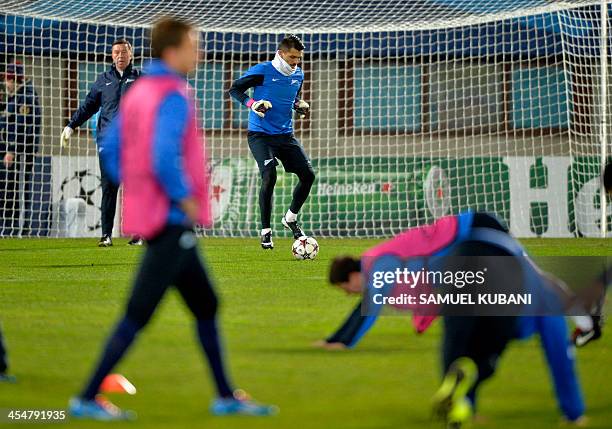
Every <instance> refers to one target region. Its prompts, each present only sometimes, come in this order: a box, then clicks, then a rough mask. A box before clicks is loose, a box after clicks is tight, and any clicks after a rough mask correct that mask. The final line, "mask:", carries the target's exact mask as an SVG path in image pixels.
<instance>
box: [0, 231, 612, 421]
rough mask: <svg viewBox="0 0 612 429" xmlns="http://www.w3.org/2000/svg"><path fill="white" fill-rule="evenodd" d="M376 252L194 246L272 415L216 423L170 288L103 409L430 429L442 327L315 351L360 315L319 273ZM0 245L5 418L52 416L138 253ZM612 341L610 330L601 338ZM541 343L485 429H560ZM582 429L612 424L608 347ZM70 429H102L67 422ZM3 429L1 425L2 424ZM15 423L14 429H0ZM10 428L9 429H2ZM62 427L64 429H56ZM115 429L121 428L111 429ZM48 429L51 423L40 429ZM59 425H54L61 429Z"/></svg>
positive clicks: (595, 249)
mask: <svg viewBox="0 0 612 429" xmlns="http://www.w3.org/2000/svg"><path fill="white" fill-rule="evenodd" d="M375 242H376V241H375V240H359V239H344V240H332V239H321V240H320V245H321V252H320V254H319V257H318V259H317V260H315V261H295V260H293V258H292V256H291V252H290V245H291V243H290V241H289V240H282V239H279V240H277V243H276V245H277V248H276V249H275V250H274V251H272V252H263V251H261V250H260V249H259V245H258V243H257V242H256V241H255V240H254V239H202V240H200V245H201V248H202V249H203V251H204V254H205V258H206V261H207V265H208V267H209V268H210V271H211V272H212V275H213V277H214V279H215V281H216V287H217V291H218V293H219V295H220V297H221V299H222V308H221V325H222V330H223V333H224V336H225V345H226V351H227V357H228V361H229V366H230V369H231V375H232V378H233V380H234V381H235V384H236V385H237V386H240V387H243V388H245V389H246V390H247V391H249V392H250V393H251V394H252V395H253V396H254V397H255V398H257V399H259V400H261V401H264V402H271V403H275V404H278V405H279V406H280V408H281V413H280V415H278V416H276V417H272V418H245V417H231V418H215V417H212V416H210V415H209V414H208V411H207V408H208V403H209V401H210V399H211V398H212V385H211V382H210V378H209V375H208V372H207V371H208V370H207V368H206V367H205V365H204V363H203V360H202V356H201V354H200V350H199V348H198V345H197V343H196V341H195V334H194V330H193V328H194V326H193V323H192V319H191V316H190V315H189V314H188V312H187V310H186V308H184V307H183V305H182V303H181V301H180V297H179V296H178V294H177V293H176V292H174V291H170V292H169V293H168V294H167V296H166V298H165V300H164V301H163V303H162V305H161V306H160V308H159V311H158V313H157V314H156V316H155V317H154V319H153V321H152V322H151V324H150V325H149V326H148V327H147V329H146V330H145V331H144V332H143V333H142V334H141V336H140V337H139V338H138V340H137V342H136V343H135V346H134V347H133V348H132V349H131V350H130V352H129V354H128V355H127V358H126V359H125V360H124V361H123V362H122V363H121V364H120V366H119V368H117V369H116V371H117V372H120V373H122V374H124V375H125V376H126V377H128V379H130V380H131V381H132V382H133V383H134V384H135V385H136V387H137V388H138V393H137V394H136V395H135V396H117V395H111V400H113V401H114V402H115V403H117V404H118V405H120V406H121V407H124V408H127V409H133V410H136V411H137V412H138V415H139V418H138V420H137V421H136V422H131V423H119V424H116V425H120V426H121V427H126V428H127V427H134V428H182V427H185V428H215V429H217V428H218V429H225V428H228V429H229V428H232V429H237V428H266V429H274V428H282V429H287V428H295V429H307V428H325V429H327V428H329V429H343V428H351V429H353V428H364V429H365V428H372V429H387V428H388V429H392V428H429V427H432V428H434V427H441V426H439V425H437V424H433V423H431V421H430V414H429V405H430V404H429V398H430V397H431V395H432V393H433V392H434V390H435V389H436V387H437V385H438V381H439V377H440V371H439V367H440V364H439V354H438V344H439V341H440V326H439V324H438V323H436V325H434V327H433V328H432V329H431V330H430V331H429V332H427V333H426V334H425V335H423V336H416V335H415V334H414V333H413V332H412V330H411V327H410V321H409V319H408V318H407V317H384V318H382V319H381V320H379V322H378V323H377V326H375V327H374V328H373V329H372V331H371V332H370V333H369V334H368V335H367V336H366V338H365V339H364V340H363V342H362V343H361V344H360V346H359V347H358V348H356V349H355V350H352V351H342V352H326V351H322V350H316V349H313V348H312V347H311V346H310V344H311V343H312V342H313V341H315V340H317V339H320V338H323V337H324V336H325V335H327V334H329V333H330V332H331V331H332V330H333V329H335V328H336V327H337V326H338V324H339V322H340V321H341V320H343V318H344V317H345V316H346V314H347V312H348V311H349V310H350V309H351V308H352V306H353V305H354V302H355V301H354V300H353V299H349V298H347V297H346V296H345V295H343V294H342V293H340V292H339V291H337V290H334V289H332V288H331V287H329V286H328V285H327V284H326V271H327V267H328V264H329V260H330V259H331V258H332V257H333V256H335V255H338V254H341V253H351V254H355V255H357V254H359V253H360V252H361V251H362V250H364V249H366V248H367V247H369V246H371V245H372V244H374V243H375ZM95 243H96V242H95V240H94V239H88V240H76V239H75V240H60V239H40V240H35V239H24V240H8V239H6V240H0V279H1V280H0V282H1V286H0V321H1V322H2V324H3V328H4V334H5V337H6V343H7V345H8V348H9V352H10V358H11V364H12V370H13V373H14V374H16V375H17V376H18V378H19V382H18V384H15V385H0V408H20V409H33V408H35V409H43V408H45V409H49V408H53V409H58V408H64V407H65V406H66V404H67V400H68V398H69V397H70V396H71V395H73V394H75V393H76V392H77V391H78V390H79V389H80V388H81V386H82V385H83V383H84V380H85V378H86V377H87V376H88V374H89V372H90V371H91V369H92V367H93V365H94V363H95V360H96V359H97V357H98V353H99V351H100V349H101V347H102V343H103V340H104V338H105V337H106V336H107V334H108V333H109V330H110V329H111V327H112V326H113V324H114V323H115V321H116V320H117V317H118V316H119V314H120V313H121V311H122V309H123V305H124V302H125V298H126V294H127V293H128V292H129V286H130V282H131V279H132V276H133V274H134V270H135V269H136V267H137V264H138V260H139V255H140V252H141V251H142V250H141V249H137V248H136V249H135V248H130V247H128V246H126V241H125V240H117V241H116V243H115V246H114V247H113V248H109V249H98V248H96V247H95ZM525 244H526V245H527V247H528V248H529V250H530V251H531V252H532V253H534V254H541V255H612V246H610V241H605V240H596V239H594V240H587V239H570V240H553V239H548V240H526V241H525ZM608 334H609V333H608ZM537 341H538V340H537V339H532V340H530V341H527V342H523V343H518V342H514V343H513V344H512V345H511V347H510V349H509V351H508V352H507V354H506V355H504V357H503V359H502V360H501V363H500V368H499V371H498V374H497V375H496V376H495V378H494V379H492V380H490V381H489V382H488V383H487V384H486V385H485V386H484V387H483V389H482V391H481V396H480V403H479V405H480V413H481V414H482V415H483V416H484V417H486V419H487V420H488V423H485V424H480V425H479V427H482V428H496V429H497V428H512V429H515V428H521V429H528V428H548V427H551V428H554V427H558V425H559V421H560V414H559V413H558V411H557V408H556V403H555V401H554V397H553V393H552V387H551V384H550V381H549V376H548V373H547V369H546V367H545V365H544V361H543V354H542V351H541V349H540V347H539V344H538V343H537ZM577 353H578V362H579V372H580V376H581V381H582V385H583V388H584V392H585V397H586V403H587V407H588V416H589V417H590V427H593V428H610V427H611V426H612V423H611V422H612V379H611V377H610V374H611V373H612V335H607V336H605V337H604V338H603V339H602V340H600V341H598V342H596V343H593V344H592V345H589V346H588V347H587V348H585V349H581V350H578V352H577ZM67 425H68V426H70V427H78V428H90V427H96V428H98V427H102V426H104V424H100V423H84V422H75V421H72V422H69V423H67ZM0 426H2V424H1V423H0ZM4 426H7V427H8V426H9V425H4ZM11 426H12V427H18V425H11ZM60 426H61V425H60ZM112 426H115V425H112ZM37 427H45V425H41V424H39V425H37ZM53 427H58V426H57V425H55V426H53Z"/></svg>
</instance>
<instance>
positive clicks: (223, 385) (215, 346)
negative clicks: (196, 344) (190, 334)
mask: <svg viewBox="0 0 612 429" xmlns="http://www.w3.org/2000/svg"><path fill="white" fill-rule="evenodd" d="M198 337H199V338H200V344H202V348H203V349H204V352H205V353H206V357H207V358H208V364H209V365H210V370H211V372H212V373H213V377H214V378H215V384H216V386H217V393H218V394H219V396H221V397H223V398H226V397H232V396H233V389H232V388H231V387H230V383H229V381H228V380H227V376H226V374H225V368H224V366H223V357H222V356H221V344H220V341H219V333H218V331H217V322H216V320H214V319H213V320H198Z"/></svg>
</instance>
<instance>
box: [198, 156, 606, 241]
mask: <svg viewBox="0 0 612 429" xmlns="http://www.w3.org/2000/svg"><path fill="white" fill-rule="evenodd" d="M313 167H314V168H315V170H316V173H317V179H316V181H315V184H314V186H313V189H312V191H311V194H310V198H309V200H308V201H307V202H306V204H305V206H304V208H303V209H302V213H301V218H300V219H301V221H302V223H303V224H304V228H305V230H306V231H309V233H311V234H313V235H316V236H364V237H381V236H389V235H391V234H394V233H397V232H399V231H401V230H403V229H405V228H408V227H411V226H416V225H421V224H423V223H427V222H430V221H433V220H434V219H436V218H438V217H440V216H443V215H446V214H452V213H457V212H459V211H462V210H468V209H473V210H486V211H490V212H494V213H496V214H497V215H498V216H500V217H502V218H503V219H504V220H505V221H506V222H507V223H508V224H509V225H510V228H511V231H512V232H513V233H514V235H516V236H518V237H537V236H542V237H572V236H589V237H600V236H601V230H600V217H601V211H600V205H599V159H598V158H596V157H590V158H589V157H583V158H574V159H573V161H572V160H571V159H570V158H569V157H541V158H535V157H490V158H461V159H450V158H415V157H412V158H390V157H378V158H371V157H368V158H365V157H363V158H359V157H353V158H328V159H319V160H313ZM278 169H279V175H278V181H277V186H276V190H275V194H274V212H273V222H274V224H273V229H274V230H275V234H277V235H282V234H283V232H282V231H283V227H282V225H281V224H280V218H281V216H282V215H283V213H284V211H285V210H287V208H288V207H289V204H290V202H291V192H292V190H293V186H294V185H295V183H296V180H297V179H296V178H295V176H293V175H291V174H286V173H284V172H283V171H282V167H281V166H279V167H278ZM258 192H259V174H258V171H257V167H256V165H255V162H254V161H253V160H252V159H249V158H244V159H226V160H220V161H218V162H216V163H215V164H214V165H213V175H212V198H213V212H214V218H215V225H214V228H213V230H212V231H210V232H209V233H211V234H213V235H235V236H240V235H254V234H256V233H257V232H258V230H259V206H258V202H257V200H258ZM608 214H609V216H612V207H610V205H609V206H608ZM608 228H610V225H609V224H608Z"/></svg>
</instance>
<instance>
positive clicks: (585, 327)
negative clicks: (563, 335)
mask: <svg viewBox="0 0 612 429" xmlns="http://www.w3.org/2000/svg"><path fill="white" fill-rule="evenodd" d="M573 319H574V324H575V325H576V327H577V328H578V329H580V330H581V331H585V332H586V331H590V330H591V329H593V319H592V318H591V316H574V317H573Z"/></svg>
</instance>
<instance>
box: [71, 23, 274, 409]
mask: <svg viewBox="0 0 612 429" xmlns="http://www.w3.org/2000/svg"><path fill="white" fill-rule="evenodd" d="M151 48H152V51H153V57H154V59H153V61H152V62H151V64H150V66H149V67H148V69H147V73H146V76H145V77H143V78H141V79H139V81H138V82H137V83H136V84H135V85H134V87H133V88H132V90H131V91H130V93H129V94H127V95H126V97H125V99H124V100H123V101H122V104H121V108H120V111H119V114H118V116H117V117H116V119H115V120H114V121H113V123H112V125H111V126H110V129H109V131H108V132H107V134H106V137H105V139H104V141H103V143H102V148H103V149H104V150H103V151H101V152H100V153H101V155H102V162H103V163H104V166H105V168H106V170H107V172H108V174H109V177H110V179H111V180H112V181H113V182H114V183H119V179H121V180H122V182H123V184H124V201H125V203H124V205H123V215H124V224H123V227H124V230H125V231H126V232H129V233H133V234H138V235H139V236H142V237H144V238H145V239H146V240H147V241H148V246H147V249H146V252H145V254H144V257H143V259H142V261H141V264H140V268H139V271H138V274H137V275H136V278H135V281H134V285H133V289H132V292H131V296H130V298H129V300H128V303H127V307H126V311H125V314H124V315H123V316H122V318H121V320H120V321H119V323H118V324H117V326H116V327H115V330H114V332H113V333H112V334H111V336H110V337H109V339H108V341H107V343H106V345H105V347H104V350H103V352H102V356H101V358H100V360H99V362H98V365H97V367H96V368H95V370H94V372H93V374H92V375H91V377H90V379H89V381H88V383H87V384H86V385H85V387H84V389H83V390H82V391H81V393H80V395H79V396H78V397H76V398H73V399H72V400H71V401H70V408H69V412H70V414H71V415H72V416H73V417H75V418H90V419H96V420H121V419H127V418H130V417H131V413H129V412H124V411H122V410H120V409H119V408H117V407H116V406H114V405H112V404H109V403H108V402H104V401H102V400H100V399H97V398H96V395H97V394H98V390H99V388H100V384H101V383H102V380H103V379H104V378H105V377H106V376H107V375H108V374H109V372H110V371H111V370H112V369H113V368H114V367H115V365H117V363H118V362H119V361H120V360H121V358H122V357H123V356H124V354H125V352H126V351H127V350H128V348H129V347H130V345H131V344H132V342H133V341H134V340H135V339H136V337H137V335H138V333H139V332H140V331H141V330H142V329H143V328H144V327H145V326H146V325H147V323H148V322H149V320H150V318H151V316H152V315H153V313H154V312H155V309H156V308H157V305H158V304H159V302H160V301H161V300H162V298H163V296H164V294H165V292H166V291H167V289H168V287H170V286H172V285H173V286H175V287H176V288H177V290H178V292H179V293H180V294H181V296H182V298H183V300H184V302H185V304H186V305H187V307H188V308H189V310H190V311H191V313H192V314H193V316H194V318H195V322H196V323H195V327H196V330H197V334H198V338H199V341H200V344H201V346H202V349H203V352H204V354H205V355H206V358H207V360H208V364H209V367H210V370H211V372H212V376H213V379H214V382H215V386H216V390H217V398H216V399H215V400H214V401H213V402H212V404H211V408H210V410H211V412H212V413H213V414H215V415H228V414H245V415H269V414H272V413H273V412H274V411H275V408H274V407H271V406H265V405H260V404H257V403H256V402H253V401H251V400H250V399H248V396H247V395H246V394H245V393H244V392H243V391H240V390H235V389H234V388H233V386H232V383H231V382H230V380H229V378H228V376H227V373H226V370H225V364H224V359H223V356H222V350H221V339H220V335H219V332H218V329H217V305H218V304H217V297H216V294H215V292H214V290H213V286H212V283H211V281H210V279H209V277H208V274H207V273H206V270H205V268H204V266H203V264H202V260H201V257H200V255H199V252H198V240H197V238H196V236H195V234H194V231H193V226H194V224H201V225H210V224H211V215H210V207H209V195H208V184H209V183H208V177H207V168H206V164H207V162H206V157H205V149H204V140H203V138H202V133H201V130H199V129H198V127H197V115H196V112H195V103H194V99H193V97H192V90H191V88H190V87H188V84H187V81H186V79H185V75H186V74H187V73H189V72H191V71H193V70H194V69H195V67H196V64H197V61H198V34H197V32H196V30H194V29H193V28H192V27H191V26H190V25H188V24H186V23H184V22H182V21H179V20H176V19H172V18H167V19H163V20H161V21H159V22H157V23H156V24H155V25H154V27H153V29H152V33H151Z"/></svg>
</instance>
